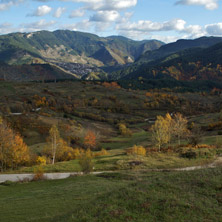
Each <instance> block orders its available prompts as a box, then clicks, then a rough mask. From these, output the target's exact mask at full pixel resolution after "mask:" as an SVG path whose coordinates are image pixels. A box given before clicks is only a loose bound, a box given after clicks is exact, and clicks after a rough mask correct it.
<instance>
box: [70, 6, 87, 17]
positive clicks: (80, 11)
mask: <svg viewBox="0 0 222 222" xmlns="http://www.w3.org/2000/svg"><path fill="white" fill-rule="evenodd" d="M84 15H85V11H84V10H83V9H82V8H80V9H76V10H73V11H72V12H71V14H70V15H69V18H76V17H83V16H84Z"/></svg>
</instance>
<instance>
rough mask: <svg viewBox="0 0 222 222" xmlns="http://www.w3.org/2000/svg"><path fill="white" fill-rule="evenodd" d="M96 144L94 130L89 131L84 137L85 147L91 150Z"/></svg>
mask: <svg viewBox="0 0 222 222" xmlns="http://www.w3.org/2000/svg"><path fill="white" fill-rule="evenodd" d="M96 143H97V142H96V134H95V133H94V132H93V131H92V130H88V131H87V132H86V135H85V137H84V145H85V146H86V147H87V148H89V149H94V148H95V147H96Z"/></svg>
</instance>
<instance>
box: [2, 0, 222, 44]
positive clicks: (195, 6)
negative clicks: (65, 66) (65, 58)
mask: <svg viewBox="0 0 222 222" xmlns="http://www.w3.org/2000/svg"><path fill="white" fill-rule="evenodd" d="M57 29H69V30H74V31H83V32H91V33H95V34H97V35H99V36H109V35H123V36H126V37H129V38H132V39H135V40H142V39H159V40H162V41H164V42H172V41H175V40H177V39H180V38H198V37H200V36H204V35H208V36H209V35H210V36H212V35H213V36H222V1H221V0H0V34H6V33H10V32H33V31H38V30H50V31H53V30H57Z"/></svg>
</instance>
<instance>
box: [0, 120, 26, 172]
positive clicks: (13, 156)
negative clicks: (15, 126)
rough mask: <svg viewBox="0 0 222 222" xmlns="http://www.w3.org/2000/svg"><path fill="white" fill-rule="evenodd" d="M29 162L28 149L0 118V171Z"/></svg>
mask: <svg viewBox="0 0 222 222" xmlns="http://www.w3.org/2000/svg"><path fill="white" fill-rule="evenodd" d="M29 160H30V153H29V148H28V147H27V145H26V144H25V143H24V142H23V139H22V137H21V136H20V135H18V134H16V133H15V132H14V131H13V130H12V129H11V128H10V127H9V125H8V124H7V123H6V121H4V120H3V119H2V118H1V117H0V169H1V171H2V172H3V171H4V170H6V169H8V168H12V169H15V168H17V167H18V166H21V165H24V164H26V163H27V162H29Z"/></svg>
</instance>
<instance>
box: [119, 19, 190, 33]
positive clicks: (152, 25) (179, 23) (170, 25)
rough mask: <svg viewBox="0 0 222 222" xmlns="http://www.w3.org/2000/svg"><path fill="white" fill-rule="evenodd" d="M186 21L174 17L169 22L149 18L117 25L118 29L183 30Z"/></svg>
mask: <svg viewBox="0 0 222 222" xmlns="http://www.w3.org/2000/svg"><path fill="white" fill-rule="evenodd" d="M185 24H186V22H185V21H184V20H182V19H174V20H171V21H167V22H163V23H160V22H152V21H148V20H145V21H144V20H140V21H138V22H133V23H130V22H127V23H121V24H118V25H117V26H116V28H117V30H125V31H127V30H128V31H129V30H133V31H140V32H157V31H172V30H176V31H182V30H184V27H185Z"/></svg>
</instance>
